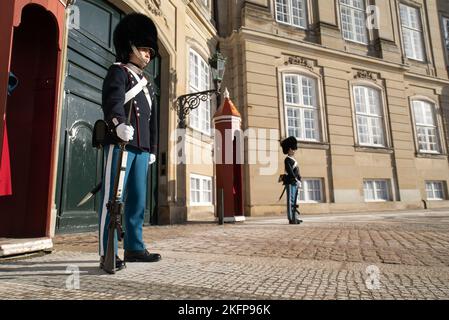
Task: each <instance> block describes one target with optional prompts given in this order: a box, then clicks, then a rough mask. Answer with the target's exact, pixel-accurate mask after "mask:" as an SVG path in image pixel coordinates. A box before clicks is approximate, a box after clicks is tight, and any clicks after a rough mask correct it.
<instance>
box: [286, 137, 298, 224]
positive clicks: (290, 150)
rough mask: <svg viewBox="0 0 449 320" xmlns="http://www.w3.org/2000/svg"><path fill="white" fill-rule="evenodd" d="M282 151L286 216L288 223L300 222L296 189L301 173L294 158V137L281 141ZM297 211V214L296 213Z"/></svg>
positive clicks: (295, 148)
mask: <svg viewBox="0 0 449 320" xmlns="http://www.w3.org/2000/svg"><path fill="white" fill-rule="evenodd" d="M281 146H282V152H283V153H284V154H286V155H287V157H285V160H284V165H285V174H286V177H285V188H286V189H287V217H288V221H289V223H290V224H300V223H301V222H302V220H300V219H299V211H298V210H297V209H296V208H297V204H296V202H297V199H298V191H299V189H300V188H301V175H300V173H299V166H298V161H296V159H295V158H294V155H295V152H296V150H297V149H298V141H297V140H296V137H294V136H290V137H288V138H287V139H285V140H284V141H282V142H281ZM297 213H298V214H297Z"/></svg>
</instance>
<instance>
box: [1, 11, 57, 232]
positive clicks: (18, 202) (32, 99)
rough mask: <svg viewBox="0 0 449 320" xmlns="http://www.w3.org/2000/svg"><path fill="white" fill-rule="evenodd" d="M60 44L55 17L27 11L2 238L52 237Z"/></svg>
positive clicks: (18, 31)
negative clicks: (10, 188) (54, 146)
mask: <svg viewBox="0 0 449 320" xmlns="http://www.w3.org/2000/svg"><path fill="white" fill-rule="evenodd" d="M16 9H17V8H16ZM19 12H20V11H19ZM58 40H59V27H58V22H57V20H56V18H55V17H54V16H53V15H52V13H51V12H49V11H47V10H46V9H45V8H44V7H42V6H40V5H37V4H29V5H27V6H25V7H24V8H23V10H22V13H21V21H20V25H19V26H18V27H16V28H14V34H13V42H12V51H11V62H10V70H11V71H12V72H13V73H14V74H15V75H16V76H17V77H18V79H19V85H18V87H17V89H16V90H15V91H14V94H13V95H12V96H10V97H8V99H7V104H6V122H7V123H8V138H9V149H10V160H11V161H10V162H11V176H12V179H11V180H12V186H13V194H12V195H11V196H4V197H0V219H1V220H2V223H0V237H17V238H29V237H44V236H49V234H50V230H49V223H50V209H51V208H50V199H51V194H50V193H51V192H50V190H51V175H52V159H53V149H54V148H53V144H54V136H55V132H54V127H55V115H56V105H57V104H56V97H57V89H58V63H59V43H58Z"/></svg>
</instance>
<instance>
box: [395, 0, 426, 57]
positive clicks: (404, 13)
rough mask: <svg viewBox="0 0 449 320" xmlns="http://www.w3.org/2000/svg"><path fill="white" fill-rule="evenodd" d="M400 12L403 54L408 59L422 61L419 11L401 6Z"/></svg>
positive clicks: (422, 51) (422, 49)
mask: <svg viewBox="0 0 449 320" xmlns="http://www.w3.org/2000/svg"><path fill="white" fill-rule="evenodd" d="M400 11H401V24H402V37H403V41H404V50H405V54H406V56H407V57H408V58H410V59H415V60H420V61H424V43H423V34H422V27H421V14H420V12H419V9H417V8H414V7H410V6H406V5H404V4H401V5H400Z"/></svg>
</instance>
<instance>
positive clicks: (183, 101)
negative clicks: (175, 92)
mask: <svg viewBox="0 0 449 320" xmlns="http://www.w3.org/2000/svg"><path fill="white" fill-rule="evenodd" d="M214 94H215V95H217V96H219V95H220V88H218V89H214V90H207V91H201V92H195V93H189V94H184V95H182V96H179V97H178V99H176V105H175V108H176V113H177V115H178V127H179V128H182V129H184V128H185V127H186V118H187V116H188V115H189V113H190V111H192V110H194V109H196V108H198V107H199V105H200V103H201V102H204V101H209V100H211V98H212V96H213V95H214Z"/></svg>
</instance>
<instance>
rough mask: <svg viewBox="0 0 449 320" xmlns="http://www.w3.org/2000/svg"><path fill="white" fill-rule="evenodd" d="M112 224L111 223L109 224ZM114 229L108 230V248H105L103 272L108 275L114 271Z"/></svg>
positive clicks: (111, 227)
mask: <svg viewBox="0 0 449 320" xmlns="http://www.w3.org/2000/svg"><path fill="white" fill-rule="evenodd" d="M112 223H113V222H112V221H111V222H110V224H112ZM114 238H115V228H114V227H113V226H111V225H110V226H109V230H108V246H107V248H106V255H105V257H104V271H106V272H107V273H110V274H114V273H115V271H116V268H115V266H116V259H115V243H114Z"/></svg>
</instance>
